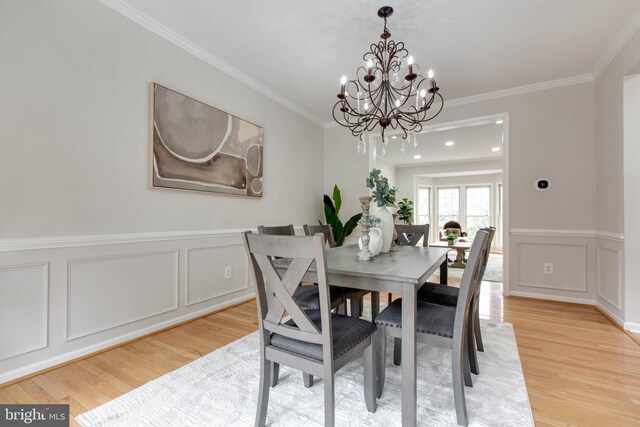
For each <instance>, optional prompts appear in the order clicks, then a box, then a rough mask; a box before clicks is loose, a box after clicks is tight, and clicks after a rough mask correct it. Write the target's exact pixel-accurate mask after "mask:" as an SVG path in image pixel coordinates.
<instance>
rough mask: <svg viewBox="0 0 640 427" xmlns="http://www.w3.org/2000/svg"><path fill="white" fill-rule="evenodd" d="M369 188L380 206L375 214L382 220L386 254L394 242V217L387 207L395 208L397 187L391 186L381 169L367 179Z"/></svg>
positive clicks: (381, 226)
mask: <svg viewBox="0 0 640 427" xmlns="http://www.w3.org/2000/svg"><path fill="white" fill-rule="evenodd" d="M366 186H367V188H370V189H372V190H373V191H372V192H371V193H372V198H373V200H374V201H375V202H376V205H377V206H378V210H377V211H376V212H375V214H376V216H377V217H378V218H380V221H381V224H380V229H381V230H382V253H383V254H386V253H387V252H389V249H390V248H391V242H392V241H393V229H394V228H395V227H394V224H393V216H392V214H391V212H390V211H389V209H387V207H393V206H395V202H396V192H397V191H398V188H397V187H392V186H390V185H389V180H388V179H387V178H386V177H384V176H382V173H381V172H380V169H373V170H372V171H371V173H370V174H369V176H368V177H367V179H366Z"/></svg>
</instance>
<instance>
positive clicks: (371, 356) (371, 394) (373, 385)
mask: <svg viewBox="0 0 640 427" xmlns="http://www.w3.org/2000/svg"><path fill="white" fill-rule="evenodd" d="M376 351H377V348H376V334H375V333H374V334H373V335H371V344H370V345H369V347H367V348H365V349H364V401H365V403H366V404H367V410H368V411H369V412H376V409H377V405H378V402H377V400H376V397H377V381H376V370H377V368H378V365H377V364H376V357H375V354H376Z"/></svg>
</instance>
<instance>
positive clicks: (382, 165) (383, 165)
mask: <svg viewBox="0 0 640 427" xmlns="http://www.w3.org/2000/svg"><path fill="white" fill-rule="evenodd" d="M376 167H377V168H378V169H380V173H381V174H382V176H385V177H387V179H388V180H389V185H391V186H397V185H398V181H397V179H396V167H395V166H394V165H392V164H390V163H387V162H385V161H384V159H381V158H378V159H376ZM396 198H397V197H396ZM398 200H400V199H398Z"/></svg>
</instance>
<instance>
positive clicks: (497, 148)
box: [491, 147, 500, 151]
mask: <svg viewBox="0 0 640 427" xmlns="http://www.w3.org/2000/svg"><path fill="white" fill-rule="evenodd" d="M491 151H500V147H493V148H492V149H491Z"/></svg>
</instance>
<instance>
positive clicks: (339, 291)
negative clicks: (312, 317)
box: [293, 285, 351, 310]
mask: <svg viewBox="0 0 640 427" xmlns="http://www.w3.org/2000/svg"><path fill="white" fill-rule="evenodd" d="M349 291H351V290H347V289H346V288H338V287H335V286H331V287H330V288H329V294H330V296H331V306H332V307H333V305H334V303H335V302H336V301H338V300H341V299H342V297H344V296H345V295H346V294H347V293H349ZM293 299H295V300H296V302H297V303H298V305H299V306H300V307H302V308H304V309H310V310H320V294H319V293H318V285H302V286H298V288H297V289H296V290H295V292H294V293H293Z"/></svg>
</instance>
